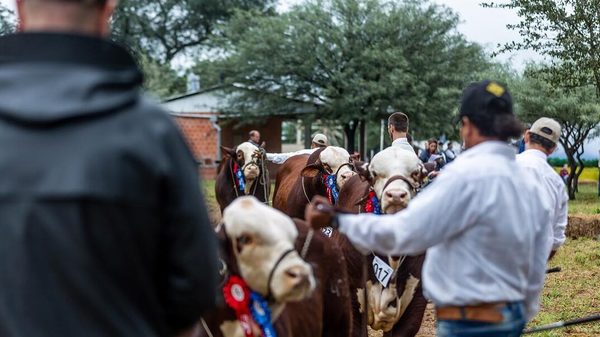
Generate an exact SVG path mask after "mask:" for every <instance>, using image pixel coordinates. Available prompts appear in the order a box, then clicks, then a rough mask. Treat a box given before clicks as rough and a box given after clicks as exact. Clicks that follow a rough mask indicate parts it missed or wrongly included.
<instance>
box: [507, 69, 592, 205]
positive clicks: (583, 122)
mask: <svg viewBox="0 0 600 337" xmlns="http://www.w3.org/2000/svg"><path fill="white" fill-rule="evenodd" d="M516 93H517V94H516V97H517V102H518V111H519V115H520V117H521V118H522V119H523V120H525V121H528V122H533V121H535V120H536V119H538V118H540V117H550V118H554V119H556V120H557V121H558V122H560V123H561V126H562V134H561V137H560V144H561V145H562V147H563V149H564V150H565V154H566V155H567V162H568V164H569V167H570V172H569V177H568V179H567V188H568V191H569V198H570V199H571V200H574V199H575V197H576V196H575V192H577V186H578V182H579V176H580V175H581V173H582V172H583V169H584V166H585V165H584V161H583V158H582V157H581V156H582V155H583V151H584V148H583V144H584V142H585V140H586V139H587V138H588V137H590V135H591V133H592V132H594V130H598V129H600V128H599V127H598V122H599V121H600V104H599V103H598V100H597V98H596V95H595V88H594V87H593V86H591V85H588V86H585V87H579V88H574V89H565V88H556V87H554V86H553V85H552V84H551V83H550V81H548V80H544V79H543V77H540V76H535V77H534V76H526V77H525V78H524V79H523V81H522V83H521V84H520V85H519V87H518V90H517V91H516Z"/></svg>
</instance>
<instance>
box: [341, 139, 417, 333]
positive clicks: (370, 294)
mask: <svg viewBox="0 0 600 337" xmlns="http://www.w3.org/2000/svg"><path fill="white" fill-rule="evenodd" d="M356 169H357V171H358V174H359V175H358V176H355V177H352V178H351V179H349V180H348V182H347V183H346V184H345V185H344V187H343V189H342V190H341V191H340V199H339V201H338V206H339V207H341V208H343V209H345V210H347V211H350V212H353V213H364V212H366V209H367V208H368V207H367V202H368V199H369V193H370V192H374V195H375V197H376V198H377V201H378V202H379V205H380V207H381V211H382V212H383V213H387V214H391V213H395V212H397V211H399V210H401V209H403V208H405V207H407V205H408V203H409V202H410V199H411V198H412V197H414V195H415V194H416V188H417V185H418V184H419V183H420V182H421V181H422V178H423V177H424V175H425V174H426V172H424V171H423V166H422V165H421V163H420V160H419V159H418V157H417V156H416V155H415V153H414V152H412V151H407V150H404V149H399V148H394V147H390V148H387V149H385V150H384V151H382V152H379V153H378V154H377V155H375V156H374V157H373V159H372V160H371V163H370V164H368V165H367V164H363V165H361V164H357V165H356ZM371 194H373V193H371ZM371 206H372V205H371ZM333 237H334V239H335V240H336V241H337V242H338V244H339V245H340V246H341V248H342V250H343V251H344V255H345V257H346V260H347V262H348V273H349V275H351V278H350V291H351V293H352V295H353V301H352V302H353V317H354V327H353V331H354V334H353V335H354V336H361V337H362V336H366V335H367V332H366V331H365V329H364V326H365V322H364V320H365V316H366V319H367V322H366V323H368V325H369V326H370V327H371V328H373V329H375V330H383V331H384V332H385V336H394V337H399V336H403V337H404V336H411V337H412V336H415V335H416V334H417V332H418V331H419V328H420V326H421V321H422V319H423V313H424V311H425V307H426V305H427V301H426V299H425V298H424V296H423V294H422V290H421V282H420V279H421V268H422V265H423V262H424V259H425V255H420V256H416V257H411V256H405V257H388V256H380V255H379V256H377V257H378V258H379V259H381V260H382V261H383V262H384V263H386V264H388V265H389V266H390V267H391V269H392V270H394V272H393V273H392V276H391V277H390V278H389V280H388V282H389V284H388V285H387V287H384V286H383V285H382V284H381V283H380V282H379V281H378V279H377V277H376V276H375V273H374V270H373V267H372V263H373V260H374V259H375V256H376V255H374V254H370V255H368V256H367V257H366V258H365V257H364V256H363V254H361V253H360V252H359V251H357V250H356V249H355V248H354V247H353V246H352V244H351V243H350V241H348V239H347V238H346V237H344V236H343V235H340V234H339V233H336V234H335V235H334V236H333ZM365 260H366V261H365ZM365 263H366V264H367V266H368V268H367V270H368V273H367V275H364V270H365V269H364V264H365ZM380 276H381V275H380ZM365 280H366V282H365ZM365 290H366V294H365ZM365 295H366V302H367V303H365ZM365 304H366V305H365ZM365 309H366V315H365Z"/></svg>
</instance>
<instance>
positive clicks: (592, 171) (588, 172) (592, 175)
mask: <svg viewBox="0 0 600 337" xmlns="http://www.w3.org/2000/svg"><path fill="white" fill-rule="evenodd" d="M560 169H561V168H560V167H554V170H555V171H556V172H557V173H558V172H560ZM579 181H580V182H584V181H587V182H598V169H597V168H595V167H586V168H584V169H583V172H582V173H581V176H579Z"/></svg>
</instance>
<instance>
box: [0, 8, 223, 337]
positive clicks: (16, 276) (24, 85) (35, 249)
mask: <svg viewBox="0 0 600 337" xmlns="http://www.w3.org/2000/svg"><path fill="white" fill-rule="evenodd" d="M16 4H17V10H18V15H19V30H20V31H21V32H20V33H17V34H13V35H6V36H3V37H1V38H0V86H1V87H2V89H1V90H0V137H1V138H2V140H1V141H0V172H2V175H1V176H0V231H1V234H0V336H2V337H21V336H27V337H41V336H44V337H63V336H87V337H92V336H93V337H102V336H111V337H125V336H127V337H137V336H139V337H149V336H153V337H158V336H175V335H179V334H192V333H194V332H195V330H194V328H195V327H196V326H197V322H198V319H199V317H200V315H201V314H202V313H203V312H205V311H206V310H211V309H213V308H214V307H215V305H216V295H215V294H216V293H217V291H218V258H217V252H218V247H217V240H216V238H215V235H214V231H213V230H212V227H211V226H210V222H209V219H208V215H207V211H206V208H205V206H204V205H205V204H204V199H203V196H202V193H201V190H200V185H199V180H198V179H199V178H198V168H197V166H196V162H195V160H194V158H193V156H192V154H191V152H190V151H189V149H188V148H187V146H186V144H185V140H184V138H183V136H182V135H181V133H180V132H179V129H178V128H177V126H176V125H175V123H174V122H173V121H172V119H171V118H170V117H169V115H168V114H167V112H166V111H163V110H162V109H160V108H159V107H158V106H157V105H155V104H153V103H150V101H149V100H147V99H145V98H144V97H142V95H140V92H141V87H142V73H141V71H140V70H139V69H138V67H137V66H136V62H135V60H134V59H133V58H132V57H131V55H130V54H129V53H128V52H127V51H126V50H125V49H124V48H123V47H120V46H118V45H116V44H114V43H112V42H110V41H109V40H108V37H109V36H110V29H109V27H110V17H111V14H112V12H113V9H114V7H115V6H116V4H117V3H116V0H18V1H17V2H16Z"/></svg>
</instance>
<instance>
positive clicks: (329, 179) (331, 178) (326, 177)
mask: <svg viewBox="0 0 600 337" xmlns="http://www.w3.org/2000/svg"><path fill="white" fill-rule="evenodd" d="M336 180H337V179H336V176H335V175H333V174H327V173H324V174H323V181H324V182H325V187H326V188H327V198H328V199H329V202H330V203H331V204H334V205H335V204H336V203H337V200H338V198H339V196H340V194H339V192H338V189H337V182H336Z"/></svg>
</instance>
